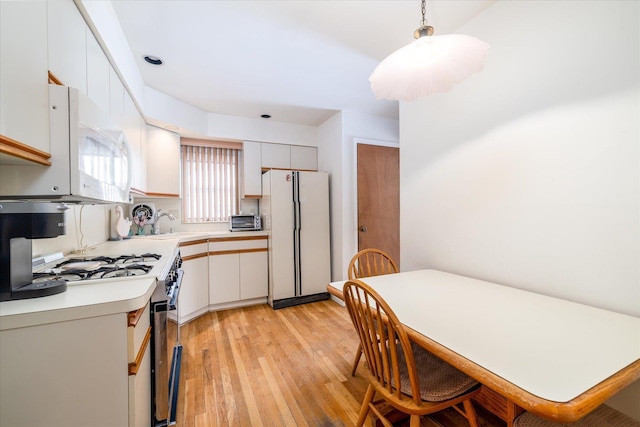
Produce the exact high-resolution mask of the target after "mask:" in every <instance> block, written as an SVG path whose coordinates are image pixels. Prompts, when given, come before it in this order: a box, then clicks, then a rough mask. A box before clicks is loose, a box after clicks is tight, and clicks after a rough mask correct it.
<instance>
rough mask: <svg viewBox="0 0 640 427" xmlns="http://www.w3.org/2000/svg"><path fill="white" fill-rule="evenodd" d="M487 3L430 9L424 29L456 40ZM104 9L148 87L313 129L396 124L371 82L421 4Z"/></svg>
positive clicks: (132, 0)
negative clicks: (351, 120) (350, 123)
mask: <svg viewBox="0 0 640 427" xmlns="http://www.w3.org/2000/svg"><path fill="white" fill-rule="evenodd" d="M495 1H496V0H439V1H438V0H430V1H428V2H427V20H428V23H429V25H432V26H433V27H435V29H436V35H437V34H446V33H451V32H455V31H456V29H457V28H459V27H460V26H461V25H463V24H464V23H466V22H468V21H469V20H471V19H472V18H473V17H474V16H476V15H478V14H479V13H480V12H482V11H483V10H485V9H486V8H487V7H489V6H491V5H492V4H493V3H494V2H495ZM112 4H113V7H114V10H115V12H116V15H117V17H118V19H119V20H120V23H121V26H122V29H123V31H124V34H125V36H126V38H127V41H128V43H129V46H130V47H131V50H132V52H133V55H134V57H135V59H136V61H137V65H138V68H139V70H140V73H141V75H142V78H143V80H144V82H145V84H146V85H147V86H149V87H152V88H154V89H156V90H159V91H161V92H163V93H165V94H167V95H170V96H172V97H174V98H176V99H179V100H182V101H184V102H186V103H188V104H191V105H193V106H195V107H197V108H199V109H201V110H203V111H206V112H210V113H217V114H226V115H234V116H241V117H251V118H259V117H260V116H261V115H262V114H269V115H271V119H269V120H274V121H279V122H286V123H295V124H301V125H312V126H316V125H319V124H321V123H322V122H324V121H325V120H327V119H328V118H329V117H331V116H332V115H333V114H335V112H336V111H339V110H347V111H354V112H361V113H366V114H371V115H377V116H382V117H390V118H397V117H398V103H397V102H395V101H385V100H377V99H375V97H374V95H373V93H372V92H371V89H370V87H369V75H370V74H371V72H372V71H373V70H374V69H375V67H376V65H377V64H378V63H379V62H380V61H381V60H382V59H384V58H385V57H386V56H387V55H389V54H390V53H391V52H393V51H394V50H396V49H398V48H400V47H402V46H404V45H406V44H408V43H410V42H411V41H412V40H413V31H414V30H415V29H416V28H417V27H418V26H419V25H420V20H421V11H420V1H419V0H410V1H403V0H389V1H383V0H373V1H365V0H355V1H351V0H308V1H295V0H284V1H269V0H258V1H243V0H232V1H221V0H204V1H195V0H178V1H171V0H140V1H138V0H127V1H120V0H118V1H112ZM145 55H151V56H155V57H158V58H161V59H162V60H163V61H164V63H163V64H162V65H159V66H156V65H151V64H148V63H146V62H145V61H144V59H143V57H144V56H145Z"/></svg>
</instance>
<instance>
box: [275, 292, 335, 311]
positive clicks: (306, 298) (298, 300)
mask: <svg viewBox="0 0 640 427" xmlns="http://www.w3.org/2000/svg"><path fill="white" fill-rule="evenodd" d="M327 299H329V292H321V293H319V294H313V295H303V296H300V297H293V298H283V299H279V300H274V301H273V304H272V307H273V309H274V310H277V309H279V308H285V307H291V306H294V305H300V304H307V303H310V302H316V301H324V300H327Z"/></svg>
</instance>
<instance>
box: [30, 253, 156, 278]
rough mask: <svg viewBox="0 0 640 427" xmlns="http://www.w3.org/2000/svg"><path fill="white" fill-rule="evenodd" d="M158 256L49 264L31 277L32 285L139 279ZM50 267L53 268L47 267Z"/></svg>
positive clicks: (84, 258)
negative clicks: (134, 277) (126, 278)
mask: <svg viewBox="0 0 640 427" xmlns="http://www.w3.org/2000/svg"><path fill="white" fill-rule="evenodd" d="M160 257H161V256H160V255H158V254H153V253H144V254H141V255H136V254H130V255H120V256H114V257H109V256H93V257H71V258H67V259H64V260H63V261H61V262H58V263H55V264H54V263H50V264H49V266H48V267H47V266H45V267H44V268H43V269H42V270H39V271H35V272H34V273H33V284H44V283H47V282H50V281H64V282H68V284H70V285H72V284H74V283H75V282H81V283H78V284H82V283H84V281H87V280H100V279H114V278H124V277H132V276H142V275H145V274H147V273H149V272H150V271H151V270H152V269H153V267H154V262H156V261H158V260H159V259H160ZM52 264H54V265H53V266H51V265H52Z"/></svg>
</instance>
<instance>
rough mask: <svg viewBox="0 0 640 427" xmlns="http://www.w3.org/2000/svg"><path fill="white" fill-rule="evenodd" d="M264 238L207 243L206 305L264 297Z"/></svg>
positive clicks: (265, 288) (265, 239)
mask: <svg viewBox="0 0 640 427" xmlns="http://www.w3.org/2000/svg"><path fill="white" fill-rule="evenodd" d="M267 250H268V249H267V236H249V237H246V238H219V239H210V240H209V304H211V305H216V304H224V303H232V302H240V303H241V302H242V301H246V300H251V299H256V298H266V297H267V293H268V291H269V289H268V275H267Z"/></svg>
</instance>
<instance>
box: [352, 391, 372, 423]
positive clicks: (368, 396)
mask: <svg viewBox="0 0 640 427" xmlns="http://www.w3.org/2000/svg"><path fill="white" fill-rule="evenodd" d="M375 392H376V390H375V389H374V388H373V386H372V385H371V384H369V387H368V388H367V392H366V393H365V395H364V399H363V400H362V407H360V413H359V414H358V421H357V422H356V427H362V425H363V424H364V420H366V419H367V414H369V403H371V401H373V395H374V394H375Z"/></svg>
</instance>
